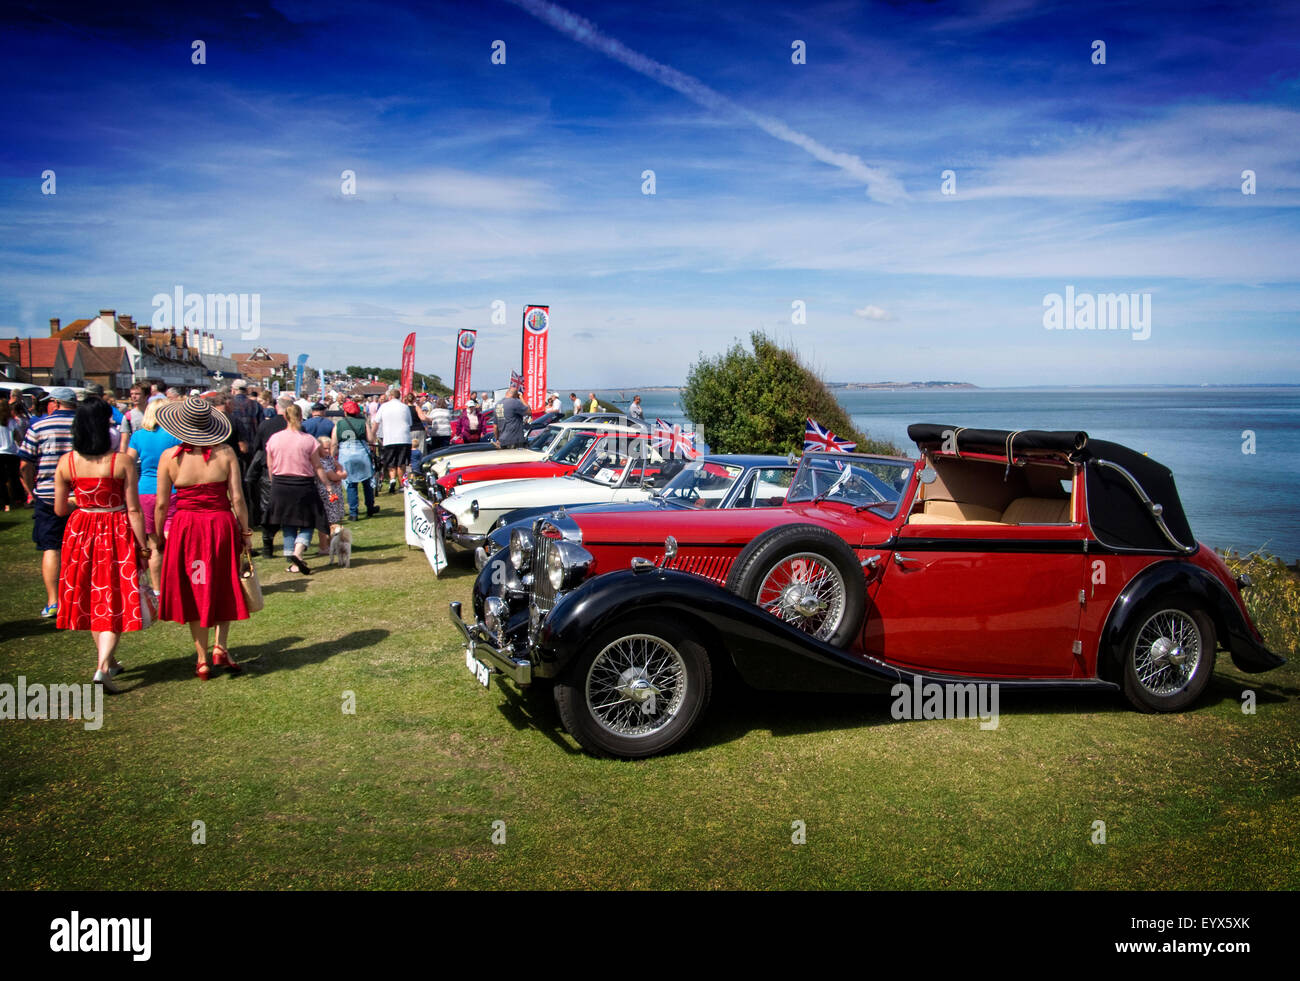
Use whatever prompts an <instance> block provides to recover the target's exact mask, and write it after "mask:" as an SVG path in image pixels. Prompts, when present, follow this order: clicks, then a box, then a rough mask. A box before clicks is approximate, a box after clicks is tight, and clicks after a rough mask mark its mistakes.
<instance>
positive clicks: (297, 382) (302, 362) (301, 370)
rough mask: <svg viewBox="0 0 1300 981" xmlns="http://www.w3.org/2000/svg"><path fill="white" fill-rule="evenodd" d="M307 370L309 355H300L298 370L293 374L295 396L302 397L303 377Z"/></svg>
mask: <svg viewBox="0 0 1300 981" xmlns="http://www.w3.org/2000/svg"><path fill="white" fill-rule="evenodd" d="M306 370H307V355H305V354H300V355H298V370H297V372H296V373H295V374H294V376H293V394H294V398H301V397H302V378H303V375H304V374H305V373H306Z"/></svg>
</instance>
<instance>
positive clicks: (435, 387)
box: [346, 364, 451, 395]
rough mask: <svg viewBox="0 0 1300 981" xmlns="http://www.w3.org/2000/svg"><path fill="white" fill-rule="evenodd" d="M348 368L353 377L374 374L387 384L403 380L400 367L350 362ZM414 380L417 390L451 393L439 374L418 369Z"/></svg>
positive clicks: (440, 393)
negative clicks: (363, 364) (365, 365)
mask: <svg viewBox="0 0 1300 981" xmlns="http://www.w3.org/2000/svg"><path fill="white" fill-rule="evenodd" d="M346 370H347V373H348V374H349V375H351V376H352V377H353V378H369V377H370V376H371V375H374V376H375V377H376V378H378V379H379V380H380V381H381V382H383V383H384V384H385V385H396V384H399V383H400V382H401V380H402V369H400V368H366V367H363V366H362V365H356V364H350V365H348V366H347V369H346ZM412 380H413V384H414V386H415V390H416V391H417V392H428V393H430V394H431V395H450V394H451V389H450V388H448V387H447V386H446V385H444V384H443V383H442V379H441V378H440V377H439V376H438V375H426V374H422V373H421V372H418V371H417V372H415V375H414V377H413V379H412Z"/></svg>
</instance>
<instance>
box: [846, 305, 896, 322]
mask: <svg viewBox="0 0 1300 981" xmlns="http://www.w3.org/2000/svg"><path fill="white" fill-rule="evenodd" d="M853 314H854V316H857V317H862V318H863V319H864V320H893V319H894V315H893V314H892V313H890V312H889V311H888V310H883V309H881V308H880V307H878V306H876V305H874V304H871V303H868V304H867V305H866V306H865V307H863V308H862V309H860V310H854V311H853Z"/></svg>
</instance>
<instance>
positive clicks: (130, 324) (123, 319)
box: [118, 314, 135, 331]
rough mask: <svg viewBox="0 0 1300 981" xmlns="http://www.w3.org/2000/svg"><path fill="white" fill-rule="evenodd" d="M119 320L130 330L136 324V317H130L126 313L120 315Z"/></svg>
mask: <svg viewBox="0 0 1300 981" xmlns="http://www.w3.org/2000/svg"><path fill="white" fill-rule="evenodd" d="M118 320H119V322H120V323H121V324H122V326H123V327H124V328H126V329H127V330H128V331H129V330H131V329H132V328H133V327H134V326H135V318H134V317H128V316H127V315H126V314H122V316H121V317H119V318H118Z"/></svg>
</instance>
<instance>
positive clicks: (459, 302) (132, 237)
mask: <svg viewBox="0 0 1300 981" xmlns="http://www.w3.org/2000/svg"><path fill="white" fill-rule="evenodd" d="M182 7H183V9H181V8H182ZM570 14H571V15H572V16H569V15H570ZM0 17H2V18H3V19H4V20H3V23H4V29H3V41H2V42H0V43H3V44H4V47H5V57H4V59H3V61H2V62H0V77H2V78H3V82H2V84H3V88H4V95H5V98H4V99H3V100H0V119H2V120H3V132H4V134H5V139H4V140H3V141H0V229H2V230H3V234H2V235H0V260H2V261H0V333H3V334H12V333H14V332H17V333H19V334H38V335H39V334H42V333H44V332H46V330H47V329H48V328H47V322H48V319H49V318H50V317H52V316H58V317H61V318H63V320H64V322H65V323H66V322H67V321H69V320H71V319H73V318H76V317H81V316H93V315H94V313H95V312H96V311H97V310H98V309H100V308H101V307H113V308H115V309H117V310H118V311H119V312H122V313H130V314H132V315H134V316H135V317H136V318H137V319H138V320H147V319H148V318H149V317H150V315H151V313H152V310H151V307H150V300H151V298H152V297H153V296H154V295H155V294H157V293H163V292H166V293H170V292H171V291H172V290H173V289H174V288H175V286H176V285H178V284H179V285H183V286H184V287H185V288H186V289H187V290H189V291H193V292H199V293H207V292H222V293H226V292H250V293H259V294H260V295H261V298H262V307H261V309H262V325H261V330H262V336H261V338H260V343H263V344H265V345H267V346H268V347H270V348H271V349H272V350H278V351H284V352H286V353H288V354H290V355H291V356H296V355H297V354H299V353H302V352H306V353H307V354H309V355H310V357H311V363H312V364H314V365H317V366H324V367H342V366H344V365H346V364H352V363H365V364H384V365H391V366H396V365H397V364H398V362H399V358H400V343H401V339H402V337H404V336H405V334H406V333H408V332H409V331H411V330H414V331H416V333H417V336H418V343H417V352H416V364H417V368H418V369H419V370H421V371H428V372H432V373H437V374H440V375H442V377H443V378H444V379H448V378H449V377H450V376H451V373H452V358H453V342H454V337H455V330H456V328H458V327H474V328H478V329H479V330H480V334H479V338H480V341H479V345H478V347H477V349H476V353H475V369H476V370H475V384H476V386H479V387H485V386H487V385H489V384H504V382H505V379H506V378H507V376H508V372H509V370H510V369H511V368H512V367H517V366H518V357H519V330H520V328H519V322H520V317H521V314H522V307H523V304H525V303H549V304H550V305H551V317H552V319H551V330H552V338H551V363H550V373H551V380H552V382H553V384H555V385H557V386H562V387H565V388H575V387H580V388H584V389H585V388H591V387H605V386H614V385H618V386H635V385H638V384H657V383H668V384H671V383H677V382H680V381H681V380H682V378H683V377H684V375H685V372H686V370H687V368H688V367H689V365H690V364H691V363H692V362H693V361H694V360H696V358H697V357H698V356H699V355H700V353H701V352H703V353H706V354H713V353H716V352H718V351H720V350H722V349H724V348H725V347H726V346H728V345H729V344H730V343H732V342H733V340H735V339H737V338H744V337H746V336H747V335H748V334H749V333H750V332H751V331H753V330H756V329H762V330H766V331H768V332H769V333H771V334H773V335H774V336H776V337H777V338H779V339H780V340H782V341H783V342H786V343H789V344H791V345H792V346H794V347H795V348H797V349H798V350H799V351H800V352H801V353H802V354H803V356H804V357H805V358H806V359H807V360H808V362H809V363H811V364H813V365H814V366H816V367H818V368H819V369H820V370H821V371H822V372H823V373H824V375H825V376H826V377H828V378H830V379H832V380H840V381H847V380H877V379H903V380H908V379H932V378H942V379H963V380H969V381H973V382H975V383H977V384H981V385H1029V384H1123V383H1135V384H1141V383H1171V382H1190V383H1201V382H1221V383H1232V382H1288V383H1296V382H1300V344H1297V339H1298V337H1300V305H1298V303H1297V299H1298V297H1300V293H1298V292H1297V278H1298V277H1300V262H1298V261H1297V256H1300V169H1298V167H1297V165H1298V164H1300V109H1298V106H1297V103H1298V102H1300V59H1297V57H1296V54H1295V52H1296V45H1297V42H1298V41H1300V13H1297V8H1296V7H1295V6H1294V5H1290V6H1289V7H1288V6H1283V5H1279V6H1271V5H1267V4H1264V5H1254V4H1252V5H1245V6H1241V7H1233V8H1232V9H1230V10H1226V11H1225V10H1223V9H1219V10H1208V9H1207V10H1205V11H1197V10H1195V9H1189V8H1187V7H1186V6H1185V5H1183V4H1168V5H1166V4H1160V3H1141V4H1132V5H1130V4H1105V5H1096V6H1091V7H1089V6H1083V5H1076V4H1050V3H1034V2H1030V0H1004V2H1000V3H989V4H969V5H968V4H962V3H917V4H909V3H892V4H850V3H824V4H816V3H814V4H796V3H789V4H775V3H773V4H768V3H762V4H755V3H729V2H716V3H710V4H686V3H664V4H644V3H573V4H567V5H564V6H563V7H560V8H556V7H554V6H552V5H550V4H545V3H540V2H536V0H517V2H507V0H481V2H475V3H471V4H437V3H420V4H411V5H400V4H399V5H390V4H382V5H381V4H344V3H330V2H307V0H293V2H279V3H263V2H243V3H240V2H235V3H220V4H215V3H212V4H208V3H197V4H185V5H177V6H176V7H174V8H169V7H159V8H157V9H155V8H153V7H152V6H150V5H146V4H132V3H129V2H128V3H125V4H116V5H113V6H112V8H111V9H104V8H101V7H90V8H86V9H82V8H78V7H75V6H62V7H61V6H60V5H58V4H54V5H44V4H42V5H36V4H32V5H30V6H29V7H27V8H23V9H15V8H12V7H11V8H9V9H7V10H6V11H5V12H4V13H3V14H0ZM573 18H578V19H579V20H574V19H573ZM195 39H202V40H203V41H204V42H205V44H206V48H207V50H206V58H207V61H206V64H203V65H194V64H192V63H191V42H192V41H193V40H195ZM1098 39H1100V40H1103V41H1105V43H1106V63H1105V64H1104V65H1097V64H1093V63H1092V54H1093V48H1092V45H1093V42H1094V41H1095V40H1098ZM497 40H501V41H504V42H505V46H506V47H505V52H506V62H505V64H504V65H494V64H492V62H491V56H492V46H493V42H494V41H497ZM796 40H801V41H804V42H805V44H806V64H802V65H796V64H793V63H792V60H791V54H792V47H791V46H792V43H793V42H794V41H796ZM47 169H50V170H53V171H55V174H56V179H57V193H56V194H54V195H47V194H42V193H41V184H42V181H41V174H42V172H43V171H45V170H47ZM344 170H352V171H354V172H355V174H356V191H357V193H356V194H355V195H345V194H343V193H342V190H341V177H340V175H341V173H342V172H343V171H344ZM645 170H653V171H654V172H655V183H656V187H655V191H656V193H655V194H654V195H647V194H643V193H642V186H643V180H642V173H643V171H645ZM945 170H951V171H953V172H954V174H955V175H956V193H955V194H952V195H944V194H941V187H940V185H941V173H942V172H943V171H945ZM1243 170H1253V171H1254V172H1255V173H1256V193H1255V194H1254V195H1244V194H1242V193H1241V187H1242V178H1241V173H1242V171H1243ZM1067 286H1072V287H1073V288H1074V290H1075V291H1076V292H1077V293H1087V292H1091V293H1097V294H1100V293H1112V292H1138V293H1150V294H1151V297H1152V323H1151V332H1150V337H1149V339H1147V340H1145V341H1134V340H1133V339H1132V337H1131V336H1130V334H1129V333H1128V332H1124V331H1107V332H1097V331H1071V332H1065V331H1049V330H1045V329H1044V327H1043V312H1044V306H1043V300H1044V297H1045V296H1046V295H1047V294H1050V293H1063V292H1064V290H1065V288H1066V287H1067ZM496 300H502V301H504V302H505V303H506V309H507V317H508V322H507V323H506V324H505V325H494V324H492V323H491V319H490V318H491V309H492V303H493V301H496ZM796 301H802V303H803V304H804V306H805V308H806V322H804V323H796V322H793V321H792V310H793V304H795V302H796ZM224 339H225V340H226V349H227V350H228V351H230V350H240V349H245V348H247V347H248V343H247V342H241V341H238V340H236V339H235V337H234V335H226V336H225V338H224Z"/></svg>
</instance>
